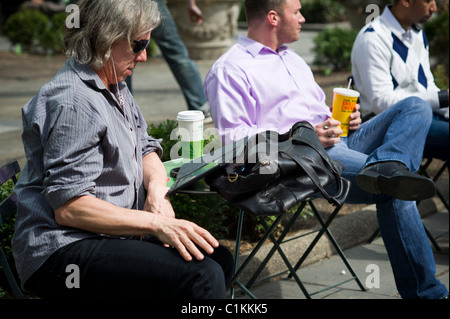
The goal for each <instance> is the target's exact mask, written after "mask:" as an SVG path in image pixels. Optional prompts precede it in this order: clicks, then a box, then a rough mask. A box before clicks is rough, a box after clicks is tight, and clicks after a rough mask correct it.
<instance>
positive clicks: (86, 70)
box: [70, 58, 106, 90]
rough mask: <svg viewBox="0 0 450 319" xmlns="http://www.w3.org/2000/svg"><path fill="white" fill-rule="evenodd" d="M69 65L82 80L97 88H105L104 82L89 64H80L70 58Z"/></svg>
mask: <svg viewBox="0 0 450 319" xmlns="http://www.w3.org/2000/svg"><path fill="white" fill-rule="evenodd" d="M70 65H71V66H72V68H73V70H74V71H75V73H76V74H77V75H78V76H79V77H80V79H81V80H82V81H83V82H86V83H87V84H89V85H90V86H92V87H94V88H95V89H97V90H105V89H106V87H105V84H104V83H103V82H102V80H101V79H100V77H99V76H98V74H97V73H95V71H94V70H93V69H92V68H91V67H90V66H88V65H85V64H80V63H78V62H77V61H75V59H74V58H71V59H70Z"/></svg>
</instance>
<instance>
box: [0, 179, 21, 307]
mask: <svg viewBox="0 0 450 319" xmlns="http://www.w3.org/2000/svg"><path fill="white" fill-rule="evenodd" d="M17 177H18V176H17ZM13 190H14V184H13V182H12V181H7V182H6V183H5V184H3V185H2V186H1V187H0V203H1V202H3V201H4V200H5V198H6V197H8V196H9V195H10V194H12V192H13ZM15 221H16V219H15V214H12V215H11V216H9V217H8V218H7V219H6V220H4V221H3V223H2V224H0V246H1V247H2V249H3V251H4V253H5V255H6V259H7V260H8V263H9V265H10V266H11V268H12V271H13V272H15V264H14V261H13V256H12V249H11V239H12V237H13V234H14V223H15ZM1 268H2V267H1V266H0V269H1ZM1 273H2V272H1V271H0V274H1ZM2 287H3V288H2ZM4 288H5V289H9V285H7V284H6V282H5V283H4V282H3V277H0V299H1V298H4V297H6V296H7V291H6V290H4Z"/></svg>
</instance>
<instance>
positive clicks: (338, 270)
mask: <svg viewBox="0 0 450 319" xmlns="http://www.w3.org/2000/svg"><path fill="white" fill-rule="evenodd" d="M239 33H240V34H244V33H245V31H243V30H239ZM316 34H317V31H314V30H307V29H306V28H305V29H304V30H302V33H301V39H300V41H298V42H296V43H294V44H293V45H292V47H293V49H294V50H296V51H297V52H298V53H299V54H300V55H302V56H303V57H304V59H305V60H306V62H307V63H309V64H311V63H312V61H313V58H314V56H313V54H312V53H311V48H312V47H313V43H312V39H313V37H314V36H315V35H316ZM8 49H9V44H8V43H7V41H6V40H5V38H2V37H0V51H5V50H8ZM213 62H214V61H197V65H198V67H199V70H200V73H201V74H202V76H203V77H204V76H205V75H206V73H207V72H208V70H209V68H210V67H211V65H212V63H213ZM50 79H51V76H48V77H34V76H33V74H30V75H29V76H26V77H13V78H4V77H0V143H1V146H0V163H4V162H6V161H7V160H10V159H13V158H16V159H18V160H19V162H20V165H21V167H23V165H24V163H25V158H24V154H23V148H22V143H21V139H20V134H21V107H22V106H23V105H24V104H25V103H26V102H27V101H28V100H29V99H30V98H32V97H33V96H34V95H35V94H36V92H37V91H38V90H39V88H40V87H41V86H42V85H43V84H44V83H45V82H47V81H49V80H50ZM133 93H134V96H135V99H136V101H137V103H138V105H139V106H140V108H141V110H142V112H143V114H144V117H145V118H146V120H147V121H148V122H149V123H150V122H152V123H158V122H161V121H164V120H166V119H175V118H176V115H177V113H178V112H179V111H182V110H185V109H186V104H185V101H184V99H183V97H182V95H181V91H180V89H179V87H178V85H177V83H176V82H175V80H174V78H173V76H172V74H171V72H170V70H169V68H168V67H167V64H166V63H165V62H164V61H163V60H161V59H158V58H157V59H152V60H150V61H149V62H148V63H146V64H141V65H139V66H138V67H137V69H136V70H135V74H134V75H133ZM439 187H440V188H441V189H442V190H443V193H444V194H446V195H445V196H446V197H447V201H448V178H447V179H445V180H444V181H443V182H442V183H440V184H439ZM421 211H422V212H423V213H424V215H427V216H428V217H426V218H425V219H424V223H425V225H427V227H429V229H430V231H431V233H432V234H433V235H434V236H437V237H438V242H439V244H440V245H441V248H442V252H440V253H436V254H435V258H436V265H437V273H436V274H437V276H438V277H439V279H440V280H441V281H442V282H443V283H444V284H445V285H446V286H447V287H448V286H449V274H448V272H449V260H448V243H449V238H448V226H449V216H448V212H447V211H446V210H445V208H444V207H443V205H442V204H441V203H440V202H439V200H437V198H434V199H430V200H428V201H424V202H423V203H422V204H421ZM330 229H331V231H332V232H333V235H334V236H335V238H336V240H337V242H338V243H339V244H340V245H341V247H342V248H343V249H344V253H345V255H346V256H347V257H348V259H349V261H350V264H351V265H352V266H353V268H354V270H355V271H356V273H357V275H358V276H359V278H360V280H361V282H362V283H363V285H366V280H368V281H367V283H368V284H369V285H370V284H371V280H370V279H371V278H372V277H370V276H369V275H371V274H372V273H373V269H374V268H370V267H376V269H379V283H380V284H379V288H378V287H374V288H371V289H370V290H368V291H364V292H363V291H361V290H360V289H359V288H358V286H357V285H356V283H355V282H354V281H351V282H348V283H346V284H344V285H343V286H339V287H336V288H332V289H330V290H327V291H326V292H323V293H320V294H317V295H314V296H313V298H314V299H398V298H399V296H398V293H397V291H396V288H395V284H394V280H393V275H392V271H391V268H390V265H389V261H388V258H387V255H386V251H385V249H384V245H383V242H382V240H381V239H380V238H378V239H377V240H375V241H374V242H372V243H371V244H367V243H366V242H367V239H368V238H369V236H370V235H371V234H372V233H373V232H374V230H376V229H377V222H376V216H375V209H374V207H373V206H368V207H365V208H364V209H362V210H359V211H357V212H354V213H351V214H348V215H345V216H342V217H339V218H336V220H335V221H334V223H333V224H332V225H331V227H330ZM307 242H308V240H306V239H305V240H303V239H302V240H295V241H291V242H290V243H289V244H286V248H284V249H285V251H286V254H287V255H288V257H289V258H291V259H292V260H294V261H293V262H294V263H295V260H296V258H298V257H299V251H302V249H304V248H303V247H305V245H306V244H307ZM269 248H270V245H267V246H265V247H263V251H267V249H269ZM274 257H275V256H274ZM244 258H245V254H243V255H242V256H241V257H240V260H241V261H242V260H243V259H244ZM256 260H261V257H260V256H258V255H257V258H256ZM282 266H283V263H282V262H281V261H280V260H279V259H277V258H273V261H272V262H271V263H269V265H268V267H267V268H266V269H265V270H264V274H267V275H270V274H273V273H276V272H278V271H280V270H281V268H283V270H284V267H282ZM368 266H369V268H367V267H368ZM298 273H299V276H300V279H301V280H302V282H303V283H304V284H305V286H306V288H307V290H308V291H309V292H310V293H311V292H314V291H317V290H319V289H321V288H323V287H326V286H329V285H330V284H332V283H334V282H336V281H341V280H342V279H343V278H346V276H348V273H349V272H348V270H347V269H346V268H345V266H344V264H343V263H342V261H341V260H340V258H339V257H338V256H336V255H335V254H334V251H333V249H332V248H331V246H330V243H329V242H328V241H327V240H326V239H323V240H321V241H319V243H318V246H317V247H316V248H315V249H314V250H313V252H312V253H311V255H310V257H308V259H307V261H306V262H305V265H304V266H303V267H302V268H300V270H299V272H298ZM243 276H244V277H246V276H247V277H248V274H245V273H244V274H243ZM279 278H280V277H278V279H279ZM281 278H283V277H282V276H281ZM252 291H253V292H254V293H255V294H256V296H257V297H260V298H265V299H302V298H304V295H303V293H302V292H301V291H300V289H299V287H298V286H297V285H296V283H295V282H294V281H293V280H292V279H289V280H286V279H279V280H271V281H267V282H264V283H262V284H259V285H256V286H255V287H254V289H253V290H252ZM238 298H245V296H240V295H239V294H238Z"/></svg>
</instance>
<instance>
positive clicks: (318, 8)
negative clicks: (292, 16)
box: [301, 0, 346, 23]
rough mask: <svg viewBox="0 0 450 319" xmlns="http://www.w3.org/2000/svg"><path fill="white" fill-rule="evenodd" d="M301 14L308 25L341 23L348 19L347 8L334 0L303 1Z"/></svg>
mask: <svg viewBox="0 0 450 319" xmlns="http://www.w3.org/2000/svg"><path fill="white" fill-rule="evenodd" d="M301 13H302V15H303V16H304V17H305V19H306V22H307V23H329V22H340V21H344V20H345V19H346V12H345V7H344V6H343V5H342V4H340V3H339V2H337V1H334V0H303V1H302V10H301Z"/></svg>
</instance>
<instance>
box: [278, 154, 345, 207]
mask: <svg viewBox="0 0 450 319" xmlns="http://www.w3.org/2000/svg"><path fill="white" fill-rule="evenodd" d="M280 153H283V154H285V155H287V156H289V157H290V158H291V159H292V160H293V161H295V162H296V163H297V165H298V166H300V167H301V168H302V169H303V170H304V171H305V173H306V174H307V175H308V177H309V178H310V179H311V181H312V182H313V183H314V185H316V187H317V188H318V189H319V190H320V192H321V193H322V194H323V196H324V197H325V198H326V199H327V200H328V202H329V203H330V204H332V205H336V206H342V204H343V203H344V201H345V199H346V198H347V195H348V191H349V186H350V182H349V181H348V180H346V179H345V178H342V177H341V176H340V175H335V180H336V182H337V183H336V184H337V192H336V194H335V195H334V196H331V195H330V194H328V192H327V191H326V190H325V189H324V188H323V186H322V184H321V182H320V179H319V177H318V175H317V173H316V171H315V170H314V169H313V168H312V167H311V165H309V164H307V163H305V162H302V161H299V160H298V159H297V158H296V157H295V156H293V155H292V154H289V153H287V152H285V151H280Z"/></svg>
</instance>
